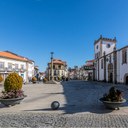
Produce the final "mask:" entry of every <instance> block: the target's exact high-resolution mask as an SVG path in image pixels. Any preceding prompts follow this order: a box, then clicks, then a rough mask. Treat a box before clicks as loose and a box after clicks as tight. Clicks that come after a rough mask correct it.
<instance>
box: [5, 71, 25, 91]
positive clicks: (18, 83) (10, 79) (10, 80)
mask: <svg viewBox="0 0 128 128" xmlns="http://www.w3.org/2000/svg"><path fill="white" fill-rule="evenodd" d="M22 84H23V78H22V77H21V76H19V75H18V74H17V73H15V72H14V73H10V74H9V75H8V76H7V78H6V79H5V82H4V89H5V91H7V92H9V91H12V90H15V91H16V90H20V89H21V88H22Z"/></svg>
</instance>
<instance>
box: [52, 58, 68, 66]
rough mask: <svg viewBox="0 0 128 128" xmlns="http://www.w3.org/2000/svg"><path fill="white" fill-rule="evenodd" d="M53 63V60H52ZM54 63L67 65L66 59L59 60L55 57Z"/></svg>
mask: <svg viewBox="0 0 128 128" xmlns="http://www.w3.org/2000/svg"><path fill="white" fill-rule="evenodd" d="M50 63H51V62H50ZM53 64H62V65H66V62H65V61H62V60H59V59H53Z"/></svg>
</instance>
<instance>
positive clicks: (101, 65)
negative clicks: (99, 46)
mask: <svg viewBox="0 0 128 128" xmlns="http://www.w3.org/2000/svg"><path fill="white" fill-rule="evenodd" d="M101 69H103V59H102V60H101Z"/></svg>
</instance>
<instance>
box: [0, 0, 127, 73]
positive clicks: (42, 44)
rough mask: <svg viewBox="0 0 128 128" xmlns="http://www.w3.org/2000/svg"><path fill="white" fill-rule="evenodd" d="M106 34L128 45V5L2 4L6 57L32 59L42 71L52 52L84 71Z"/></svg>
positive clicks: (0, 30) (109, 1)
mask: <svg viewBox="0 0 128 128" xmlns="http://www.w3.org/2000/svg"><path fill="white" fill-rule="evenodd" d="M101 34H102V35H103V37H107V38H114V37H116V38H117V47H118V48H121V47H123V46H125V45H128V0H0V51H5V50H9V51H11V52H14V53H17V54H19V55H22V56H25V57H28V58H29V59H32V60H34V61H35V64H36V65H38V66H39V69H40V71H45V69H46V66H47V63H48V62H49V61H50V56H51V55H50V52H54V58H58V59H61V60H64V61H66V62H67V64H68V66H69V67H74V66H75V65H77V66H82V65H84V64H85V61H86V60H90V59H93V58H94V40H97V39H98V38H99V37H100V35H101Z"/></svg>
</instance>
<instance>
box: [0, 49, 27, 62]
mask: <svg viewBox="0 0 128 128" xmlns="http://www.w3.org/2000/svg"><path fill="white" fill-rule="evenodd" d="M0 57H5V58H10V59H15V60H20V61H27V59H26V58H24V57H21V56H18V55H16V54H14V53H11V52H8V51H4V52H0Z"/></svg>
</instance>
